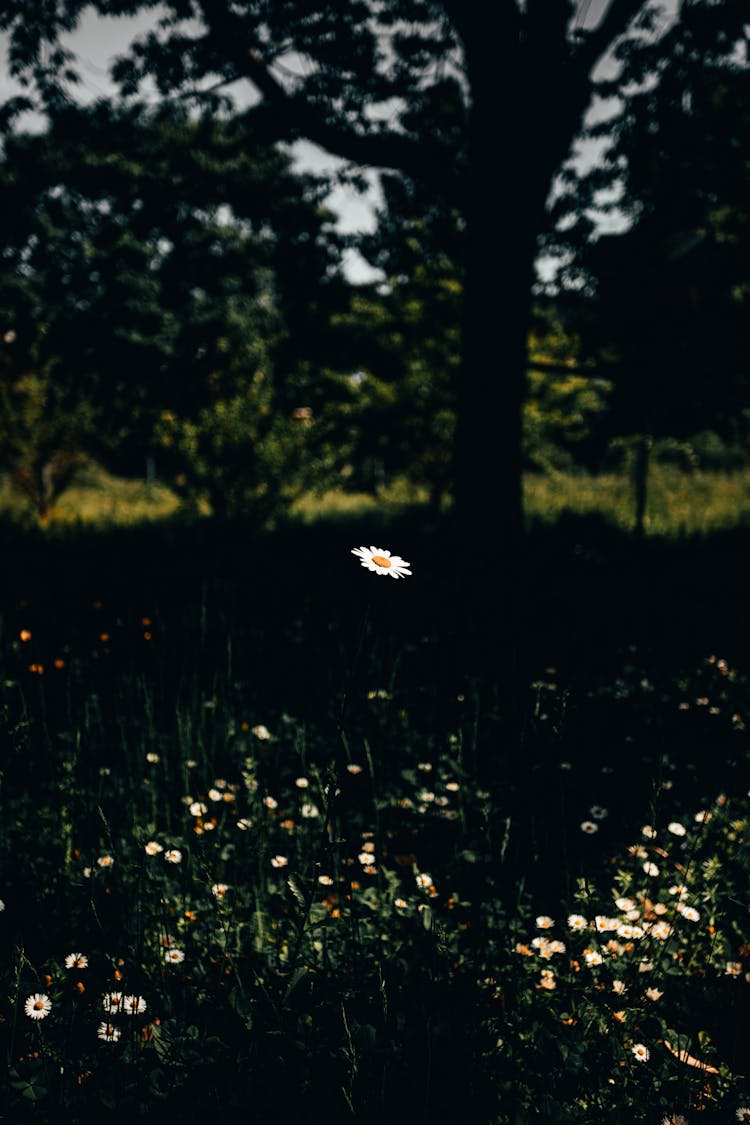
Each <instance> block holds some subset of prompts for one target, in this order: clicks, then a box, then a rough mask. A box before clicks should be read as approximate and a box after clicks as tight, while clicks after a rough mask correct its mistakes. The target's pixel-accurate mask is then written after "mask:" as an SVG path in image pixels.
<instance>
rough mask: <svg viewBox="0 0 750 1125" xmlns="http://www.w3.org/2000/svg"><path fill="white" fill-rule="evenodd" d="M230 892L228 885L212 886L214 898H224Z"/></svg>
mask: <svg viewBox="0 0 750 1125" xmlns="http://www.w3.org/2000/svg"><path fill="white" fill-rule="evenodd" d="M228 890H229V887H228V885H227V884H226V883H212V884H211V894H212V895H213V896H214V898H223V897H224V895H225V894H226V893H227V891H228Z"/></svg>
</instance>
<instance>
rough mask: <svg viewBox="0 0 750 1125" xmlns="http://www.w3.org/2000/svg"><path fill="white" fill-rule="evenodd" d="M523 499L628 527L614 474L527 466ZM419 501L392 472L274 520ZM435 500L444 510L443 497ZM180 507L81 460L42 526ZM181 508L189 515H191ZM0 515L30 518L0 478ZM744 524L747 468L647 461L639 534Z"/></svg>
mask: <svg viewBox="0 0 750 1125" xmlns="http://www.w3.org/2000/svg"><path fill="white" fill-rule="evenodd" d="M524 503H525V509H526V516H527V522H528V524H529V525H530V526H533V525H535V524H542V525H554V524H555V523H557V522H558V521H559V520H561V519H565V518H567V517H570V516H573V517H583V518H587V519H588V518H591V517H594V518H597V519H600V520H603V521H605V522H607V523H609V524H611V525H612V527H614V528H616V529H617V530H619V531H622V532H630V531H631V530H632V528H633V523H634V500H633V485H632V481H631V479H630V478H629V477H628V476H627V475H624V474H622V473H601V474H591V473H586V472H583V471H576V472H560V473H546V474H541V473H527V474H526V476H525V478H524ZM427 506H428V495H427V491H426V489H424V488H420V487H419V486H416V485H413V484H411V483H410V482H409V481H407V480H406V479H405V478H403V477H398V478H396V479H394V480H393V481H392V482H391V483H390V484H389V485H388V486H387V487H384V488H381V489H379V490H378V491H377V493H371V492H349V491H346V490H345V489H343V488H336V489H328V490H325V491H323V492H312V491H309V492H305V493H303V494H302V495H301V496H300V497H298V498H297V499H296V500H295V501H294V502H293V503H292V504H291V505H290V507H289V509H288V511H287V512H286V513H285V515H284V519H285V521H287V522H291V523H293V524H302V525H304V526H309V525H312V524H314V523H318V522H321V521H324V522H326V521H327V522H343V521H347V520H361V519H363V518H366V517H367V516H373V515H377V516H378V518H379V519H385V520H388V519H390V518H394V517H397V516H399V515H400V514H403V513H404V512H406V511H410V510H412V511H414V510H427ZM443 507H444V510H448V509H449V508H450V501H449V500H446V501H445V503H444V506H443ZM180 512H181V506H180V500H179V498H178V497H177V496H176V495H175V493H174V492H172V491H171V490H170V489H169V488H168V487H167V486H166V485H165V484H162V483H160V482H155V483H153V484H146V482H145V481H142V480H128V479H125V478H122V477H116V476H113V475H112V474H110V473H107V472H106V470H104V469H103V468H101V467H100V466H96V465H89V466H88V467H87V469H86V471H85V473H84V474H83V475H82V476H80V477H79V479H78V480H77V481H76V482H75V483H74V484H72V485H71V486H70V487H69V488H68V489H67V490H66V492H65V493H63V495H62V496H61V497H60V498H59V499H58V501H57V502H56V503H55V505H54V508H53V510H52V512H51V514H50V516H49V519H48V521H47V526H48V527H49V529H50V530H53V531H54V530H55V529H65V528H68V527H71V526H77V525H80V526H89V527H98V528H104V529H106V528H111V527H122V526H132V525H134V524H138V523H141V522H153V521H158V520H165V519H169V518H170V517H173V516H175V515H179V514H180ZM190 514H191V517H192V518H195V513H190ZM208 514H210V512H209V508H208V505H206V504H204V505H202V507H201V508H200V511H199V513H198V515H199V516H200V515H204V516H205V515H208ZM0 515H5V516H6V518H10V519H13V520H16V521H22V520H26V521H28V520H29V518H30V513H29V511H28V508H27V507H26V506H25V505H24V502H23V500H22V498H20V497H19V496H18V495H17V494H15V493H14V492H13V490H12V489H11V488H10V485H9V483H8V482H7V480H5V481H0ZM748 526H750V469H743V470H736V471H734V472H731V473H728V472H708V471H698V470H695V471H691V472H686V471H684V470H681V469H679V468H675V467H673V466H668V465H666V466H665V465H658V464H657V465H655V466H653V467H652V468H651V472H650V475H649V491H648V504H647V510H646V520H645V531H646V535H648V536H651V537H654V538H686V537H692V536H705V535H710V534H712V533H714V532H717V531H727V530H731V529H734V528H745V527H748Z"/></svg>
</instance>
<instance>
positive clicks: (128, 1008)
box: [122, 996, 146, 1016]
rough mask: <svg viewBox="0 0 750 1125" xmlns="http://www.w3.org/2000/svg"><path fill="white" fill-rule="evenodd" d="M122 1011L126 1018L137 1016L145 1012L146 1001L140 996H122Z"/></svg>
mask: <svg viewBox="0 0 750 1125" xmlns="http://www.w3.org/2000/svg"><path fill="white" fill-rule="evenodd" d="M122 1011H123V1012H124V1013H125V1015H126V1016H139V1015H140V1014H141V1012H145V1011H146V1001H145V1000H144V999H143V997H142V996H123V998H122Z"/></svg>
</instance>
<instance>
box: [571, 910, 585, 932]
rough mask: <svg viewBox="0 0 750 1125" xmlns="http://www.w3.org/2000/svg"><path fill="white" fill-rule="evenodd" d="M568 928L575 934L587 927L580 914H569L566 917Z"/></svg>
mask: <svg viewBox="0 0 750 1125" xmlns="http://www.w3.org/2000/svg"><path fill="white" fill-rule="evenodd" d="M568 926H569V927H570V929H571V930H574V931H576V932H577V933H580V931H581V930H585V929H586V927H587V926H588V922H587V921H586V919H585V918H584V916H583V915H582V914H569V915H568Z"/></svg>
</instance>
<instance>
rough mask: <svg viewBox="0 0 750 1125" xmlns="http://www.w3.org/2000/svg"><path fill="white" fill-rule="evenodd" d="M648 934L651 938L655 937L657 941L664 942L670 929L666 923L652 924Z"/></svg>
mask: <svg viewBox="0 0 750 1125" xmlns="http://www.w3.org/2000/svg"><path fill="white" fill-rule="evenodd" d="M648 932H649V934H650V935H651V937H655V938H657V939H658V940H659V941H666V940H667V938H668V937H669V935H670V934H671V932H672V927H671V926H670V925H669V923H668V922H654V924H653V926H651V928H650V930H649V931H648Z"/></svg>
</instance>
